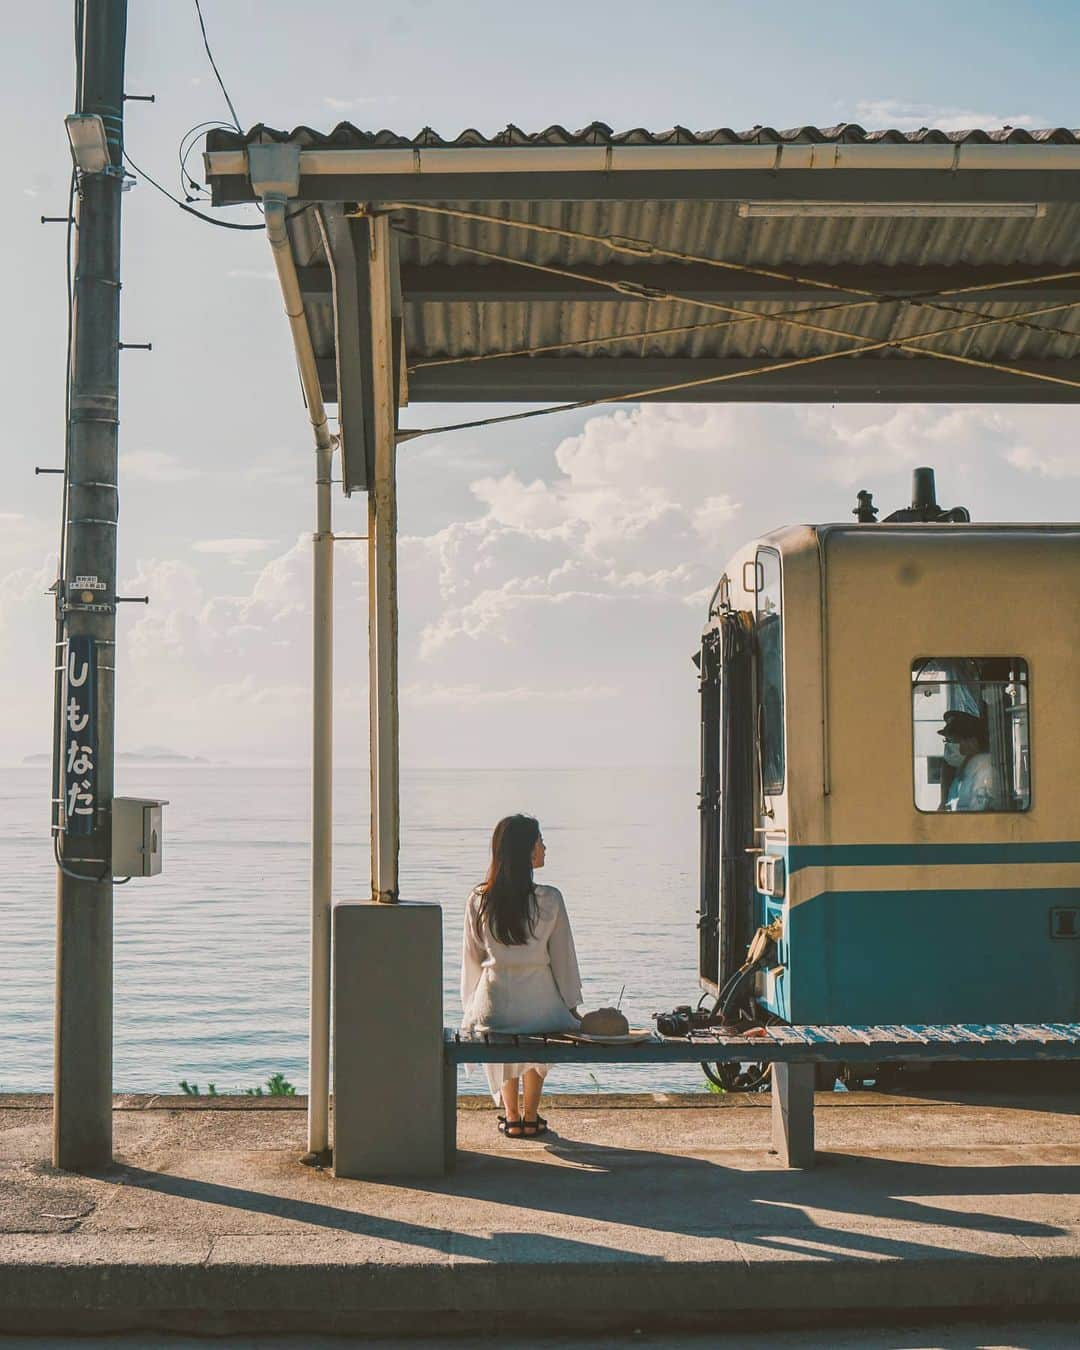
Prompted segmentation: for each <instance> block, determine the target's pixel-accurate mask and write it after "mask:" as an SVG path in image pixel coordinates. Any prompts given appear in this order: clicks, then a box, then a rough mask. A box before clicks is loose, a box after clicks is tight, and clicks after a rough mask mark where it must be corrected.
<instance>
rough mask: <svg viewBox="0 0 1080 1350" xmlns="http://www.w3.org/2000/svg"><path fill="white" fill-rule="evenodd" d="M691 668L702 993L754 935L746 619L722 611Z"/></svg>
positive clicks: (737, 960) (744, 614)
mask: <svg viewBox="0 0 1080 1350" xmlns="http://www.w3.org/2000/svg"><path fill="white" fill-rule="evenodd" d="M725 580H726V579H725ZM723 584H724V583H723V582H722V583H721V587H723ZM697 661H698V667H699V671H700V675H701V681H700V687H701V786H700V791H699V800H698V804H699V810H700V813H701V864H700V900H699V907H698V941H699V957H698V976H699V982H700V983H701V985H702V986H703V987H704V988H705V989H710V990H712V991H713V992H718V991H719V989H720V988H721V987H722V986H723V985H724V983H725V982H726V981H727V979H728V978H729V977H730V975H731V974H732V972H733V971H734V970H736V969H737V967H738V966H739V965H740V964H741V962H742V960H743V957H744V956H745V953H746V947H747V943H748V942H749V940H750V935H751V933H752V932H753V894H754V891H753V859H752V855H751V853H750V849H751V847H752V845H753V839H754V801H755V793H754V672H753V615H752V614H751V613H749V612H748V611H745V610H735V609H731V608H730V607H728V608H724V609H723V610H722V611H721V612H720V613H719V614H718V616H717V619H716V622H715V624H714V625H713V626H712V627H710V628H709V629H708V630H707V631H706V633H705V635H704V638H703V640H702V645H701V652H700V655H699V656H698V658H697Z"/></svg>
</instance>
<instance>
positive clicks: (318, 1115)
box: [248, 145, 335, 1161]
mask: <svg viewBox="0 0 1080 1350" xmlns="http://www.w3.org/2000/svg"><path fill="white" fill-rule="evenodd" d="M292 149H293V147H290V146H276V145H274V146H270V145H267V146H256V145H252V146H249V147H248V162H249V171H250V173H251V181H252V187H253V188H254V190H255V192H256V194H257V195H258V196H260V197H261V198H262V203H263V211H264V213H265V217H266V237H267V239H268V240H269V241H270V248H271V250H272V251H273V257H274V265H275V267H276V268H277V274H278V281H279V283H280V285H281V295H282V298H283V300H284V301H285V313H286V315H287V316H288V320H289V326H290V328H291V329H292V337H293V346H294V348H295V350H296V363H297V365H298V366H299V369H300V381H301V384H302V385H303V389H304V398H305V400H306V401H307V408H308V416H309V417H310V419H311V427H312V431H313V432H314V435H315V534H314V535H313V542H314V566H313V569H312V576H313V582H312V586H313V592H312V738H311V1002H310V1013H309V1017H310V1020H309V1031H308V1079H309V1086H308V1139H307V1143H308V1157H309V1160H310V1161H324V1160H325V1158H326V1155H327V1153H328V1150H329V1143H330V1136H329V1097H330V904H331V897H332V889H333V888H332V864H333V833H332V830H333V824H332V809H333V696H334V533H333V522H332V515H331V497H330V479H331V467H332V464H333V456H334V447H335V438H334V437H333V436H332V435H331V433H330V427H329V425H328V423H327V419H326V407H325V405H324V404H323V398H322V390H321V388H320V385H319V374H318V369H317V367H316V364H315V350H314V348H313V346H312V343H311V334H310V332H309V331H308V326H307V319H306V317H305V315H304V302H303V297H302V295H301V291H300V280H299V278H298V276H297V274H296V263H295V261H294V260H293V256H292V249H291V247H290V244H289V229H288V225H287V224H286V218H287V203H288V199H289V197H290V196H292V197H295V196H296V195H297V193H298V192H299V172H300V157H299V152H296V153H295V156H293V155H290V154H289V153H288V152H289V151H291V150H292ZM282 151H284V152H286V153H285V154H284V155H282V154H281V152H282ZM275 152H277V153H275ZM290 161H293V162H290ZM283 170H284V172H282V171H283ZM289 189H291V191H290V190H289Z"/></svg>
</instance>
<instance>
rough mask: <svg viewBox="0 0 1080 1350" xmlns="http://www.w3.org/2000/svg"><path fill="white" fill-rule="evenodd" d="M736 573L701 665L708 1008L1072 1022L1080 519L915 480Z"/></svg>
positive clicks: (723, 590) (746, 1020)
mask: <svg viewBox="0 0 1080 1350" xmlns="http://www.w3.org/2000/svg"><path fill="white" fill-rule="evenodd" d="M853 514H854V516H855V519H854V520H852V521H850V522H847V523H839V524H825V525H792V526H788V527H785V528H781V529H777V530H774V531H772V532H771V533H769V534H766V535H763V536H762V537H761V538H758V539H755V540H752V541H751V542H749V543H748V544H746V545H745V547H743V548H742V549H740V550H739V551H738V552H737V553H736V554H735V555H734V557H732V558H731V560H730V561H729V562H728V564H727V566H726V567H725V569H724V572H723V575H722V576H721V577H720V580H719V582H718V583H717V585H716V587H715V590H714V592H713V594H712V597H711V600H710V602H709V608H708V616H707V621H706V624H705V627H704V630H703V632H702V635H701V643H700V647H699V649H698V651H697V652H696V654H695V657H694V660H695V663H696V665H697V672H698V684H699V690H700V699H701V777H700V793H699V810H700V825H701V843H700V894H699V906H698V941H699V960H698V978H699V984H700V986H701V988H702V990H703V994H702V999H703V1001H705V1000H707V999H710V998H711V999H712V1000H713V1002H712V1008H711V1012H712V1013H713V1014H714V1015H715V1020H720V1019H722V1020H723V1021H725V1022H727V1023H729V1024H730V1023H740V1024H742V1025H747V1024H754V1023H758V1024H768V1023H776V1022H785V1023H790V1024H793V1025H809V1026H814V1025H826V1026H861V1025H881V1024H885V1025H897V1026H911V1025H913V1024H934V1023H952V1024H973V1023H979V1024H985V1023H1018V1022H1051V1023H1052V1022H1075V1021H1077V1020H1080V979H1078V976H1080V792H1078V791H1077V764H1076V759H1077V722H1078V718H1080V701H1078V699H1077V692H1078V690H1080V525H1077V524H1023V523H1018V524H984V523H980V522H974V521H972V520H971V518H970V515H969V512H968V511H967V510H965V509H964V508H962V507H957V508H952V509H945V508H943V507H940V506H939V505H938V503H937V499H936V489H935V480H934V473H933V470H932V469H930V468H918V469H916V470H915V472H914V484H913V493H912V501H911V504H910V506H907V507H904V508H902V509H901V510H898V511H895V512H893V513H892V514H890V515H888V516H886V517H885V518H884V519H881V520H879V519H878V516H879V514H880V513H879V511H878V509H877V508H876V507H875V506H874V503H873V498H872V496H871V494H870V493H868V492H865V491H864V492H860V493H859V495H858V502H857V505H856V507H855V511H854V513H853Z"/></svg>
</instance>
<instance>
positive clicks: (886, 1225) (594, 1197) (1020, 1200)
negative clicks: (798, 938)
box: [0, 1090, 1080, 1336]
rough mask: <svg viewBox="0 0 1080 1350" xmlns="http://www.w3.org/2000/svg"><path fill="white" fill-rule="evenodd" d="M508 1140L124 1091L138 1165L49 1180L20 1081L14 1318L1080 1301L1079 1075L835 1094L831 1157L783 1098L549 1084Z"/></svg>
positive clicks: (3, 1111)
mask: <svg viewBox="0 0 1080 1350" xmlns="http://www.w3.org/2000/svg"><path fill="white" fill-rule="evenodd" d="M546 1101H547V1103H548V1110H547V1115H548V1119H549V1121H550V1122H551V1125H552V1127H553V1130H554V1131H555V1132H556V1133H555V1134H553V1135H552V1136H549V1137H547V1138H546V1139H544V1140H536V1141H533V1140H513V1141H507V1140H504V1139H502V1138H501V1137H500V1136H498V1135H497V1134H496V1133H495V1129H494V1116H493V1112H492V1111H491V1109H490V1107H488V1106H487V1105H486V1103H484V1102H483V1101H474V1102H470V1101H468V1100H465V1101H463V1102H462V1110H461V1112H460V1118H459V1139H460V1143H461V1149H462V1152H461V1156H460V1160H459V1168H458V1172H457V1173H456V1175H454V1176H453V1177H450V1178H446V1179H440V1180H437V1181H431V1180H416V1181H413V1182H405V1183H387V1182H363V1181H346V1180H340V1179H337V1178H335V1177H333V1176H332V1175H331V1174H330V1173H329V1172H326V1171H319V1170H312V1169H309V1168H305V1167H302V1166H300V1165H299V1162H298V1158H299V1155H300V1154H301V1152H302V1151H303V1146H304V1114H303V1111H302V1109H301V1108H302V1106H303V1102H302V1099H296V1100H293V1101H290V1102H289V1103H288V1104H283V1103H281V1102H279V1101H275V1100H274V1099H272V1098H269V1099H268V1098H264V1099H261V1100H256V1101H252V1099H250V1098H243V1099H221V1098H218V1099H203V1100H201V1101H192V1100H191V1099H188V1098H183V1099H179V1100H177V1099H163V1098H152V1099H145V1098H118V1099H117V1112H116V1147H117V1153H118V1155H119V1159H120V1161H119V1163H118V1165H117V1166H115V1167H114V1168H111V1169H109V1170H108V1171H107V1172H104V1173H102V1174H99V1175H96V1176H92V1177H78V1176H73V1175H70V1174H60V1173H56V1172H54V1171H53V1170H52V1169H51V1168H50V1167H49V1166H48V1165H47V1164H46V1162H45V1161H44V1159H46V1158H47V1156H48V1148H49V1118H50V1113H49V1109H48V1108H49V1104H48V1101H47V1099H42V1098H32V1097H16V1098H0V1331H5V1332H27V1333H29V1332H33V1333H44V1332H51V1333H53V1334H61V1333H64V1332H69V1333H70V1332H92V1331H111V1330H133V1329H172V1330H177V1331H186V1332H196V1333H222V1332H228V1331H234V1332H249V1333H251V1332H265V1331H304V1332H308V1333H311V1334H315V1333H320V1332H330V1333H332V1332H343V1331H348V1332H354V1333H355V1332H366V1333H368V1334H372V1335H376V1334H381V1335H391V1334H393V1335H397V1334H406V1333H413V1334H418V1333H426V1334H427V1335H429V1336H430V1335H433V1334H447V1333H455V1332H457V1333H462V1332H472V1333H477V1332H496V1331H499V1330H506V1331H516V1332H517V1333H518V1334H520V1333H521V1332H522V1331H523V1329H524V1328H525V1327H528V1328H529V1330H530V1332H538V1331H552V1332H556V1331H561V1332H575V1333H578V1334H579V1335H580V1334H583V1333H589V1332H595V1333H597V1334H599V1333H602V1332H603V1333H613V1332H617V1331H626V1330H634V1329H639V1328H640V1329H644V1330H646V1331H648V1330H657V1329H660V1328H664V1329H672V1330H674V1329H682V1330H711V1331H732V1330H734V1329H737V1328H739V1327H754V1328H761V1327H763V1326H765V1325H785V1324H787V1325H796V1326H797V1325H804V1326H806V1325H810V1326H821V1325H824V1324H825V1323H843V1322H849V1323H858V1324H863V1323H866V1322H870V1321H878V1322H885V1323H889V1322H891V1323H893V1324H897V1323H904V1322H907V1321H910V1320H911V1319H912V1318H914V1317H925V1318H936V1319H941V1320H949V1319H952V1318H953V1317H956V1316H965V1317H979V1316H982V1317H986V1316H988V1315H994V1316H1009V1317H1013V1318H1017V1317H1023V1318H1027V1317H1029V1316H1038V1317H1057V1318H1063V1317H1066V1316H1068V1315H1071V1314H1072V1312H1073V1310H1075V1309H1076V1308H1077V1306H1078V1305H1080V1184H1078V1183H1080V1117H1078V1114H1077V1109H1076V1108H1077V1100H1076V1096H1075V1094H1074V1093H1072V1092H1066V1091H1060V1090H1058V1091H1053V1092H1047V1091H1043V1092H1037V1091H1031V1092H1028V1093H1026V1094H1024V1095H1023V1097H1022V1098H1021V1099H1018V1098H1017V1097H1015V1096H1014V1097H1011V1098H1005V1097H1003V1096H1001V1095H995V1094H993V1093H987V1092H982V1093H969V1094H967V1097H966V1099H965V1100H963V1101H948V1102H947V1101H939V1100H932V1099H929V1098H926V1097H920V1096H913V1095H909V1096H905V1097H887V1096H883V1095H878V1094H851V1095H847V1096H844V1095H841V1094H821V1095H820V1096H819V1098H818V1139H819V1148H820V1149H821V1151H822V1156H821V1158H820V1162H819V1166H818V1168H817V1169H816V1170H815V1171H813V1172H808V1173H800V1172H789V1171H786V1170H782V1169H780V1168H779V1167H778V1166H777V1164H776V1161H775V1159H774V1158H771V1157H770V1155H769V1154H768V1152H767V1143H768V1133H769V1128H768V1105H769V1103H768V1098H767V1097H765V1098H762V1097H755V1098H746V1097H742V1098H709V1097H707V1096H705V1095H704V1094H702V1095H695V1096H693V1097H659V1098H656V1099H652V1098H640V1097H639V1098H608V1097H603V1096H595V1097H577V1098H558V1097H553V1098H548V1099H546Z"/></svg>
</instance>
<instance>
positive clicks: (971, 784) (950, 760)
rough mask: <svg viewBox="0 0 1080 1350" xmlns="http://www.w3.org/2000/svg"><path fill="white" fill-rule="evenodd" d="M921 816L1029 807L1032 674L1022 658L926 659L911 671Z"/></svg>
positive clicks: (929, 657) (945, 657)
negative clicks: (935, 812) (1029, 686)
mask: <svg viewBox="0 0 1080 1350" xmlns="http://www.w3.org/2000/svg"><path fill="white" fill-rule="evenodd" d="M911 691H912V714H911V715H912V732H913V736H912V744H913V748H914V758H915V805H916V806H917V807H918V809H919V810H920V811H1026V810H1028V808H1029V807H1030V806H1031V761H1030V752H1029V748H1028V747H1029V740H1028V668H1027V662H1026V661H1024V660H1022V659H1021V658H1020V657H1018V656H927V657H923V658H921V659H920V660H918V661H915V662H914V663H913V665H912V667H911Z"/></svg>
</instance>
